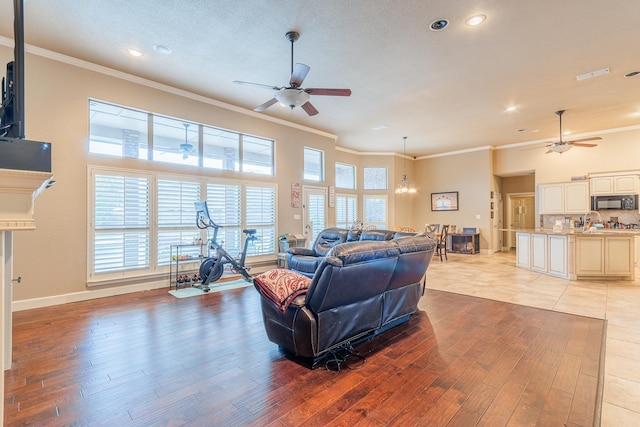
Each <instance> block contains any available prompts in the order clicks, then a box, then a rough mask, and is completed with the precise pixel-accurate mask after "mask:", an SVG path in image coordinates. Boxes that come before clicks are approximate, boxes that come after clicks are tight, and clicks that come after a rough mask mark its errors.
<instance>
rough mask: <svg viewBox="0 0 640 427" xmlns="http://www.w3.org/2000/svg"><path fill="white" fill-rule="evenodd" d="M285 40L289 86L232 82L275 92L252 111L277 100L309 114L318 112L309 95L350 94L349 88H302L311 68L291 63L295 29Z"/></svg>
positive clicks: (297, 35) (297, 34)
mask: <svg viewBox="0 0 640 427" xmlns="http://www.w3.org/2000/svg"><path fill="white" fill-rule="evenodd" d="M285 37H286V38H287V40H289V41H290V42H291V78H290V79H289V86H282V87H279V86H270V85H264V84H260V83H251V82H243V81H239V80H235V81H234V83H236V84H241V85H250V86H257V87H261V88H265V89H272V90H275V91H276V93H275V95H274V96H273V98H271V99H270V100H268V101H267V102H265V103H264V104H262V105H260V106H258V107H256V108H254V111H257V112H262V111H264V110H266V109H267V108H269V107H271V106H272V105H273V104H275V103H277V102H279V103H280V104H282V105H284V106H287V107H289V108H292V109H293V108H294V107H298V106H300V107H302V109H303V110H304V111H305V112H306V113H307V114H308V115H310V116H315V115H316V114H318V110H316V108H315V107H314V106H313V105H312V104H311V102H310V101H309V99H310V98H311V95H328V96H350V95H351V89H328V88H306V89H305V88H303V87H302V82H303V81H304V78H305V77H306V76H307V73H308V72H309V70H310V69H311V67H309V66H308V65H305V64H300V63H298V64H295V66H294V64H293V43H294V42H295V41H296V40H298V38H299V37H300V34H299V33H297V32H296V31H289V32H288V33H287V34H285Z"/></svg>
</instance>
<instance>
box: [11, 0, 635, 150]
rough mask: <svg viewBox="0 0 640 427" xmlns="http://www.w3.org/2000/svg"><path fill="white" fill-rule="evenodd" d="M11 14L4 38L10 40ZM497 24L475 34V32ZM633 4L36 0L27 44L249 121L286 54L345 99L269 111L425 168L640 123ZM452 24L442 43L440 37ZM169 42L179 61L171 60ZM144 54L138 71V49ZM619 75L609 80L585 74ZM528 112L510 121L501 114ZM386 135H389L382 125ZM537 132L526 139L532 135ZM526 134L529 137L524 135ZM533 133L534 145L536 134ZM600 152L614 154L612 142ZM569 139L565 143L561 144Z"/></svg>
mask: <svg viewBox="0 0 640 427" xmlns="http://www.w3.org/2000/svg"><path fill="white" fill-rule="evenodd" d="M12 6H13V5H12V2H10V1H9V0H4V1H2V2H0V35H1V36H5V37H9V38H13V23H12V21H13V19H12V17H13V10H12ZM474 13H483V14H486V15H487V17H488V18H487V21H486V22H485V23H484V24H483V25H481V26H478V27H469V26H466V25H465V24H464V20H465V19H466V18H467V17H469V16H470V15H472V14H474ZM638 16H640V1H638V0H616V1H609V2H606V1H596V0H562V1H558V0H538V1H535V2H534V1H526V0H513V1H505V0H479V1H478V0H473V1H472V0H456V1H450V0H436V1H434V0H420V1H413V0H412V1H409V0H383V1H362V0H361V1H347V2H345V1H327V0H321V1H318V0H315V1H310V0H297V1H295V2H293V1H285V0H262V1H260V0H253V1H251V2H243V1H238V0H182V1H169V0H136V1H130V0H126V1H125V0H110V1H88V0H57V1H49V0H28V1H25V6H24V17H25V41H26V43H27V44H29V45H34V46H37V47H41V48H44V49H48V50H51V51H54V52H59V53H62V54H65V55H69V56H72V57H76V58H80V59H83V60H86V61H90V62H93V63H96V64H100V65H104V66H107V67H110V68H113V69H116V70H120V71H123V72H127V73H130V74H133V75H137V76H141V77H144V78H147V79H150V80H154V81H157V82H160V83H164V84H168V85H171V86H174V87H177V88H181V89H185V90H188V91H191V92H194V93H196V94H200V95H204V96H207V97H211V98H214V99H217V100H220V101H223V102H226V103H229V104H233V105H236V106H240V107H244V108H247V109H249V110H251V109H253V108H254V107H256V106H258V105H260V104H262V103H263V102H265V101H267V100H269V99H270V98H271V97H272V96H273V91H270V90H268V89H262V88H256V87H251V86H240V85H235V84H233V81H234V80H244V81H250V82H256V83H263V84H268V85H274V86H285V85H287V83H288V81H289V74H290V65H291V64H290V44H289V42H288V41H287V40H286V39H285V37H284V34H285V33H286V32H287V31H290V30H296V31H298V32H300V39H299V40H298V42H296V44H295V58H294V59H295V62H302V63H305V64H307V65H309V66H310V67H311V71H310V72H309V74H308V75H307V78H306V80H305V81H304V85H303V86H304V87H330V88H350V89H351V90H352V96H351V97H348V98H347V97H329V96H312V99H311V102H312V103H313V105H314V106H315V107H316V108H317V109H318V110H319V112H320V113H319V114H318V115H316V116H313V117H309V116H307V114H306V113H305V112H304V111H303V110H301V109H300V108H296V109H294V110H293V111H291V110H288V109H285V108H283V107H280V106H279V105H274V106H272V107H271V108H269V109H267V110H266V111H265V113H263V114H266V115H271V116H274V117H278V118H281V119H284V120H290V121H293V122H296V123H299V124H302V125H305V126H309V127H313V128H316V129H320V130H323V131H326V132H330V133H332V134H335V135H337V137H338V139H337V145H338V146H341V147H345V148H349V149H354V150H358V151H367V152H379V151H384V152H389V151H396V152H399V151H401V150H402V137H403V136H407V137H408V139H407V154H411V155H416V156H421V155H429V154H436V153H442V152H449V151H455V150H463V149H469V148H474V147H482V146H487V145H504V144H512V143H518V142H527V141H546V140H557V137H558V121H557V116H556V115H555V114H554V112H555V111H556V110H559V109H565V110H567V112H566V114H565V115H564V117H563V126H564V129H565V130H569V131H571V132H572V133H573V134H580V135H582V134H585V133H587V134H589V135H590V134H591V133H593V132H595V134H597V132H598V131H601V130H604V129H610V128H619V127H627V126H637V125H640V115H639V114H638V112H640V76H637V77H624V75H625V74H626V73H629V72H631V71H636V70H640V43H638V40H639V38H640V37H639V36H640V26H639V25H638ZM441 18H445V19H448V20H449V21H450V24H449V26H448V27H447V28H446V29H444V30H442V31H439V32H434V31H431V30H430V29H429V24H430V23H431V22H432V21H434V20H436V19H441ZM154 44H161V45H165V46H168V47H170V48H171V49H172V50H173V53H172V54H171V55H168V56H167V55H161V54H158V53H156V52H154V50H153V48H152V47H153V45H154ZM129 47H137V48H139V49H141V50H142V51H144V53H145V54H144V55H143V56H142V57H140V58H133V57H131V56H130V55H129V54H128V53H127V48H129ZM605 67H609V68H610V70H611V72H610V74H608V75H604V76H601V77H595V78H592V79H589V80H584V81H577V79H576V75H578V74H582V73H587V72H590V71H594V70H598V69H602V68H605ZM511 105H515V106H517V110H516V111H514V112H511V113H506V112H505V108H506V107H508V106H511ZM381 125H386V126H388V127H387V128H386V129H383V130H374V129H373V128H375V127H378V126H381ZM522 129H526V131H522ZM519 130H520V131H519ZM532 130H537V132H532ZM602 136H603V138H604V139H603V140H602V141H600V142H599V143H601V144H606V136H605V135H602ZM565 139H566V138H565Z"/></svg>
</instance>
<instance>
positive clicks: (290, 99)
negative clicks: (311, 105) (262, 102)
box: [275, 89, 310, 108]
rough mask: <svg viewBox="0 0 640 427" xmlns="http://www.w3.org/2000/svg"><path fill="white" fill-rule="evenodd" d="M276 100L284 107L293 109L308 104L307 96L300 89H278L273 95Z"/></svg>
mask: <svg viewBox="0 0 640 427" xmlns="http://www.w3.org/2000/svg"><path fill="white" fill-rule="evenodd" d="M275 98H276V100H277V101H278V102H279V103H280V104H282V105H283V106H285V107H289V108H294V107H299V106H301V105H302V104H306V103H307V102H309V98H310V96H309V94H308V93H307V92H305V91H304V90H301V89H280V90H279V91H278V92H276V94H275Z"/></svg>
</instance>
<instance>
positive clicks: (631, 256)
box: [508, 228, 640, 280]
mask: <svg viewBox="0 0 640 427" xmlns="http://www.w3.org/2000/svg"><path fill="white" fill-rule="evenodd" d="M508 231H515V232H516V266H517V267H520V268H526V269H528V270H533V271H537V272H540V273H544V274H548V275H551V276H555V277H561V278H563V279H569V280H576V279H598V280H635V260H636V254H635V252H636V251H635V246H636V236H637V234H638V233H635V232H625V231H615V230H607V231H597V232H583V231H582V230H580V229H565V230H562V231H560V232H554V231H553V230H550V229H541V228H538V229H526V230H513V229H511V230H508ZM639 239H640V237H639Z"/></svg>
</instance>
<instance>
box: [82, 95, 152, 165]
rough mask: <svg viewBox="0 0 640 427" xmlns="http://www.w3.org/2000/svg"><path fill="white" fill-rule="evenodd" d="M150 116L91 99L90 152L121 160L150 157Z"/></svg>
mask: <svg viewBox="0 0 640 427" xmlns="http://www.w3.org/2000/svg"><path fill="white" fill-rule="evenodd" d="M148 121H149V118H148V114H147V113H143V112H142V111H136V110H131V109H128V108H124V107H119V106H117V105H112V104H105V103H102V102H98V101H94V100H89V152H90V153H94V154H107V155H110V156H118V157H133V158H134V159H146V158H147V157H148V135H147V123H148Z"/></svg>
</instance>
